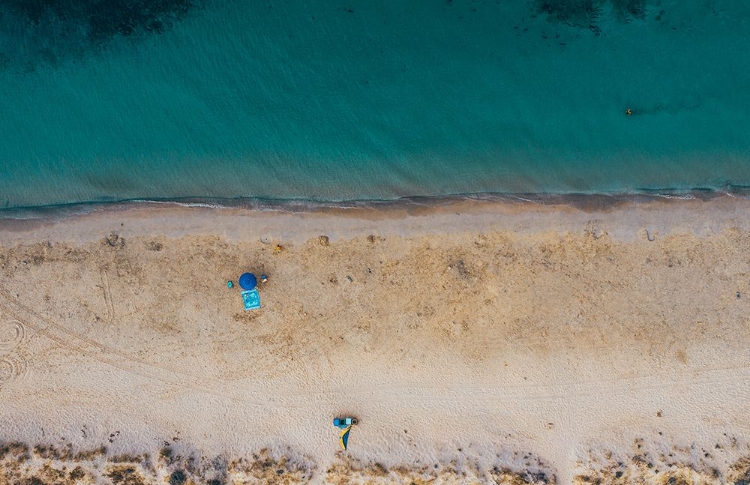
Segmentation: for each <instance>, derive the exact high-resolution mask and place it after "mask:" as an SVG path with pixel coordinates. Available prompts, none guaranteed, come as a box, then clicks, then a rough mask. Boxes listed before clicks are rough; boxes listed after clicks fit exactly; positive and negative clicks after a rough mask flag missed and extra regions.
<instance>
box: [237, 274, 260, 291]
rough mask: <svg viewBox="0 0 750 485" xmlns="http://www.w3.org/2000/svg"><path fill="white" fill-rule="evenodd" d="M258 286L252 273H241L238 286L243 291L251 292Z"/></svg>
mask: <svg viewBox="0 0 750 485" xmlns="http://www.w3.org/2000/svg"><path fill="white" fill-rule="evenodd" d="M257 284H258V279H257V278H256V277H255V275H254V274H252V273H243V275H242V276H240V286H241V287H242V289H243V290H252V289H253V288H255V287H256V286H257Z"/></svg>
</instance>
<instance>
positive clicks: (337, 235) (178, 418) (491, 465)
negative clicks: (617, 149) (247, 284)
mask: <svg viewBox="0 0 750 485" xmlns="http://www.w3.org/2000/svg"><path fill="white" fill-rule="evenodd" d="M748 214H750V201H748V200H747V199H745V198H738V197H731V196H721V197H716V198H712V199H709V200H698V199H689V200H677V199H651V200H645V201H642V202H623V203H618V204H609V205H607V204H586V203H583V204H578V205H572V204H556V203H550V204H540V203H533V202H529V203H524V202H515V203H513V202H490V201H470V200H464V201H445V202H442V203H433V204H417V203H412V204H407V205H398V204H394V205H393V206H384V207H382V208H379V209H367V208H358V209H329V210H323V211H300V212H283V211H257V210H248V209H241V208H233V209H232V208H224V209H220V208H210V207H180V206H176V205H172V204H145V203H144V204H130V205H126V206H120V207H114V208H112V207H110V208H101V209H97V210H93V211H91V212H90V213H88V214H85V215H79V216H75V217H70V218H67V219H64V220H62V221H57V222H52V221H46V222H45V221H25V222H24V221H11V220H5V221H3V222H1V223H0V274H1V275H2V276H1V279H0V402H2V405H1V406H0V466H2V473H0V485H5V484H9V485H10V484H14V483H29V484H32V483H33V484H34V485H41V484H42V483H43V484H49V485H52V484H58V483H71V484H72V483H114V484H115V485H120V484H123V485H139V484H142V483H143V484H146V483H170V484H171V485H182V484H183V483H208V484H211V485H220V484H221V485H223V484H235V483H237V484H239V483H243V484H244V483H307V482H308V481H311V482H312V483H337V484H338V483H417V484H419V483H504V484H505V483H507V484H523V483H534V484H542V483H563V484H564V483H577V484H585V483H654V484H657V483H658V484H681V483H684V484H688V483H690V484H692V483H696V484H697V483H701V484H702V483H705V484H714V483H717V484H719V483H721V484H724V483H731V484H742V485H747V483H750V408H749V407H748V402H750V352H749V351H748V342H750V316H749V315H750V216H748ZM244 271H252V272H254V273H256V274H267V275H268V277H269V281H268V282H267V283H265V284H262V285H261V286H260V295H261V301H262V308H261V309H260V310H257V311H250V312H246V311H244V310H243V308H242V300H241V297H240V294H239V290H238V289H237V288H233V289H229V288H227V284H226V283H227V281H228V280H233V281H234V282H235V283H236V281H237V277H238V276H239V274H240V273H242V272H244ZM348 414H351V415H354V416H356V417H358V418H359V421H360V424H359V425H358V426H357V427H356V428H354V429H353V430H352V433H351V441H350V446H349V449H348V450H347V451H346V452H342V451H340V450H339V448H338V433H337V430H336V429H335V428H334V427H333V426H332V425H331V419H332V418H333V417H335V416H337V415H348ZM32 477H35V478H34V479H35V480H38V481H28V480H31V479H32ZM24 480H26V481H24Z"/></svg>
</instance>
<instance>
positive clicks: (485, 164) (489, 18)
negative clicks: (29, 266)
mask: <svg viewBox="0 0 750 485" xmlns="http://www.w3.org/2000/svg"><path fill="white" fill-rule="evenodd" d="M19 2H20V3H19ZM32 3H33V2H32ZM48 3H49V2H48ZM48 3H45V2H37V3H35V5H37V6H38V8H36V10H32V9H30V8H28V5H29V3H26V4H24V3H23V2H21V0H6V2H5V3H2V4H0V114H1V115H2V124H1V125H0V128H1V129H0V207H5V208H16V207H25V206H39V205H56V204H69V203H77V202H97V201H112V200H124V199H139V198H145V199H148V198H167V199H169V198H182V197H210V198H235V197H259V198H272V199H302V200H324V201H339V200H350V199H391V198H397V197H403V196H423V195H427V196H440V195H450V194H467V193H485V192H493V193H495V192H499V193H508V192H512V193H569V192H575V193H612V192H617V193H619V192H626V193H629V192H638V191H643V190H656V191H659V190H691V189H695V188H705V189H715V190H724V189H725V188H726V187H728V186H750V122H749V121H748V119H749V116H750V3H748V2H745V1H740V0H732V1H729V0H726V1H720V0H706V1H701V2H684V1H674V0H661V1H652V0H649V1H646V0H548V1H546V2H542V1H541V0H539V1H537V0H497V1H495V0H492V1H480V0H475V1H467V0H452V1H446V0H440V1H437V0H436V1H424V0H398V1H391V0H383V1H378V2H372V1H364V0H347V1H338V0H335V1H333V0H319V1H316V2H307V1H297V0H289V1H286V2H281V1H278V2H268V1H255V0H252V1H248V0H227V1H218V0H202V1H201V3H200V4H197V3H195V2H192V1H191V0H173V1H170V0H161V1H160V2H156V1H154V2H143V4H141V2H138V1H136V0H132V1H129V0H118V1H109V0H108V1H100V2H98V3H97V2H94V1H93V0H79V1H78V2H75V3H71V4H70V5H67V4H66V3H65V2H63V1H60V2H58V3H55V2H51V4H53V6H49V5H48ZM88 4H91V5H94V4H96V5H94V6H93V7H92V8H91V9H90V11H87V10H85V7H86V5H88ZM19 5H20V6H19ZM54 5H56V6H54ZM149 5H150V6H149ZM123 12H124V13H123ZM626 109H631V110H632V112H633V114H632V115H631V116H627V115H626V114H625V110H626Z"/></svg>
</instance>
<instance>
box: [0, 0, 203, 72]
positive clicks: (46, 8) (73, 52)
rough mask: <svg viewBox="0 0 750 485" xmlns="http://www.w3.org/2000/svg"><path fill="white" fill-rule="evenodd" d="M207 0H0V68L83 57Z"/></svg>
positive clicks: (161, 27) (157, 27) (151, 30)
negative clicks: (117, 38)
mask: <svg viewBox="0 0 750 485" xmlns="http://www.w3.org/2000/svg"><path fill="white" fill-rule="evenodd" d="M205 1H207V0H4V1H2V2H0V46H3V47H2V49H3V51H2V52H0V60H2V59H10V61H8V62H0V68H3V67H8V66H7V64H10V63H16V65H18V63H20V64H22V65H23V67H24V69H25V70H32V71H33V70H34V68H35V66H37V65H51V66H54V65H56V64H57V63H59V62H60V61H61V60H63V59H69V58H73V59H77V58H81V57H84V56H85V55H86V54H87V53H90V52H91V51H96V50H97V49H100V48H101V47H102V46H104V45H106V44H107V43H108V42H109V41H110V40H112V39H113V38H115V37H118V36H119V37H130V36H133V35H158V34H161V33H163V32H165V31H166V30H168V29H169V28H171V27H172V26H173V25H174V24H175V23H177V22H179V21H180V20H182V19H183V18H185V16H186V15H187V14H188V13H189V12H190V11H191V10H193V9H195V8H197V7H199V6H201V5H202V4H203V3H204V2H205Z"/></svg>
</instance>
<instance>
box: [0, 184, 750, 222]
mask: <svg viewBox="0 0 750 485" xmlns="http://www.w3.org/2000/svg"><path fill="white" fill-rule="evenodd" d="M721 197H737V198H750V187H746V186H727V187H724V188H723V189H721V190H720V189H718V188H696V189H691V190H677V189H674V190H673V189H642V190H636V191H633V192H615V193H606V192H604V193H578V192H571V193H500V192H498V193H493V192H487V193H472V194H449V195H437V196H403V197H399V198H395V199H383V200H377V199H362V200H358V199H352V200H339V201H327V200H317V199H268V198H257V197H241V198H231V199H222V198H212V197H183V198H178V199H149V198H145V199H141V198H137V199H125V200H112V201H91V202H73V203H65V204H55V205H41V206H23V207H11V208H0V224H2V223H3V222H7V221H13V220H21V221H23V220H41V221H45V220H55V221H60V220H63V219H65V218H68V217H75V216H78V215H85V214H87V213H90V212H96V211H101V210H109V211H118V210H128V209H129V208H131V207H137V206H142V205H146V206H150V205H154V206H160V205H168V206H177V207H197V208H210V209H245V210H255V211H278V212H292V213H295V212H303V213H307V212H325V211H330V210H356V209H380V210H391V209H400V208H408V207H411V206H418V207H424V206H432V207H440V206H444V205H450V204H455V203H459V202H462V201H479V202H501V203H510V204H512V203H518V204H539V205H568V206H571V207H574V208H582V209H585V208H589V209H591V208H600V209H606V208H609V207H617V206H619V205H622V204H627V203H642V202H649V201H658V200H665V199H666V200H671V199H676V200H693V199H698V200H711V199H715V198H721Z"/></svg>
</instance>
